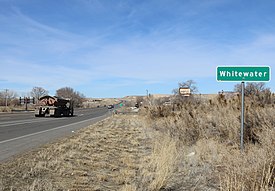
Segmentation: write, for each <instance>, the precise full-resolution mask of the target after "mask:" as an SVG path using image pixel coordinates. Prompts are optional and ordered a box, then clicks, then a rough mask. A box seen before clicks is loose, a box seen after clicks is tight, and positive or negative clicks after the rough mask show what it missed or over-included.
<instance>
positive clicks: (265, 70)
mask: <svg viewBox="0 0 275 191" xmlns="http://www.w3.org/2000/svg"><path fill="white" fill-rule="evenodd" d="M270 77H271V71H270V67H269V66H218V67H217V81H221V82H223V81H225V82H226V81H228V82H232V81H243V82H247V81H249V82H268V81H270Z"/></svg>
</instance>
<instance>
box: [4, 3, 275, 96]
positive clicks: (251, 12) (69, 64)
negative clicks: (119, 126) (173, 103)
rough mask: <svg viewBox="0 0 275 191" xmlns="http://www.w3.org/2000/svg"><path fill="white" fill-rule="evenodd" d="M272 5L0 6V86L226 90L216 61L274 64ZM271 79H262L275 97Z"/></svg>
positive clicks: (137, 91) (96, 92) (133, 91)
mask: <svg viewBox="0 0 275 191" xmlns="http://www.w3.org/2000/svg"><path fill="white" fill-rule="evenodd" d="M274 10H275V1H274V0H58V1H56V0H47V1H45V0H43V1H42V0H0V70H1V73H0V90H3V89H5V88H7V89H11V90H14V91H17V92H18V93H19V95H21V94H25V93H27V92H29V91H31V89H32V88H33V87H34V86H39V87H43V88H45V89H47V90H49V91H50V93H51V94H55V91H56V90H57V89H59V88H61V87H65V86H69V87H72V88H74V89H75V90H76V91H79V92H81V93H83V94H85V95H86V96H87V97H123V96H126V95H145V94H146V90H148V91H149V93H152V94H160V93H161V94H170V93H171V91H172V89H173V88H176V87H177V84H178V82H182V81H186V80H189V79H192V80H194V81H196V82H197V86H198V89H199V92H201V93H217V92H218V91H221V90H232V89H233V87H234V85H235V84H236V83H221V82H216V67H217V66H218V65H268V66H270V67H271V68H272V69H274V68H275V11H274ZM273 79H274V74H273V73H272V79H271V81H270V82H269V83H267V84H266V85H267V87H270V88H271V89H272V91H273V92H274V91H275V83H274V80H273Z"/></svg>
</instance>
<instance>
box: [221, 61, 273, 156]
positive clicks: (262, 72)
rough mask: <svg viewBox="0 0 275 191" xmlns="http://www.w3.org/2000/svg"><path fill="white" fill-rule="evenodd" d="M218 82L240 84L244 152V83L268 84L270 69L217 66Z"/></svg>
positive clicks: (266, 67)
mask: <svg viewBox="0 0 275 191" xmlns="http://www.w3.org/2000/svg"><path fill="white" fill-rule="evenodd" d="M216 79H217V81H218V82H240V81H241V88H242V98H241V99H242V109H241V110H242V111H241V132H240V137H241V140H240V142H241V145H240V147H241V151H242V152H243V150H244V91H245V82H269V81H270V79H271V68H270V67H269V66H218V67H217V69H216Z"/></svg>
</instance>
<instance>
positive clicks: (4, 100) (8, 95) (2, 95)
mask: <svg viewBox="0 0 275 191" xmlns="http://www.w3.org/2000/svg"><path fill="white" fill-rule="evenodd" d="M17 96H18V95H17V93H16V92H15V91H13V90H8V89H6V90H5V91H2V92H0V99H1V105H6V104H7V105H10V104H11V102H12V101H13V100H15V99H16V97H17Z"/></svg>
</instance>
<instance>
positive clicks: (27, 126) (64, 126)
mask: <svg viewBox="0 0 275 191" xmlns="http://www.w3.org/2000/svg"><path fill="white" fill-rule="evenodd" d="M109 115H110V111H108V109H107V108H94V109H80V110H75V116H74V117H62V118H51V117H45V118H40V117H34V113H33V112H22V113H12V114H0V161H5V160H7V159H10V158H12V157H14V156H16V155H18V154H20V153H23V152H26V151H28V150H31V149H33V148H37V147H39V146H41V145H43V144H45V143H48V142H51V141H53V140H56V139H58V138H61V137H65V136H69V135H72V134H73V133H74V132H75V131H76V130H78V129H81V128H83V127H87V126H89V125H91V124H93V123H95V122H97V121H100V120H102V119H104V118H106V117H108V116H109Z"/></svg>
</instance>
